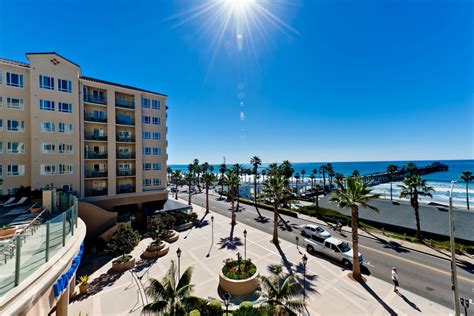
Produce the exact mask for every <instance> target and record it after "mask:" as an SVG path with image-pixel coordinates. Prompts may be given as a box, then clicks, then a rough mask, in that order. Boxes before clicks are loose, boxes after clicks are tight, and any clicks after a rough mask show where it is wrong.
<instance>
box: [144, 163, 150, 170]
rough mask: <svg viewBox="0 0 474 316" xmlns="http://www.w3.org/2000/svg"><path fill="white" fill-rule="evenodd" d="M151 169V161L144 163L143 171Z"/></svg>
mask: <svg viewBox="0 0 474 316" xmlns="http://www.w3.org/2000/svg"><path fill="white" fill-rule="evenodd" d="M148 170H151V162H145V163H144V164H143V171H148Z"/></svg>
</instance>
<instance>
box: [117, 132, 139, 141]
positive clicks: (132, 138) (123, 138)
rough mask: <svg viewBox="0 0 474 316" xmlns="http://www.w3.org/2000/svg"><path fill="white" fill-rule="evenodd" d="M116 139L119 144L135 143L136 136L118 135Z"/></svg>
mask: <svg viewBox="0 0 474 316" xmlns="http://www.w3.org/2000/svg"><path fill="white" fill-rule="evenodd" d="M116 139H117V141H118V142H134V141H135V136H132V135H120V134H117V138H116Z"/></svg>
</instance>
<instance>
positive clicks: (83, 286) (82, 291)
mask: <svg viewBox="0 0 474 316" xmlns="http://www.w3.org/2000/svg"><path fill="white" fill-rule="evenodd" d="M88 288H89V284H87V283H81V284H79V294H85V293H87V289H88Z"/></svg>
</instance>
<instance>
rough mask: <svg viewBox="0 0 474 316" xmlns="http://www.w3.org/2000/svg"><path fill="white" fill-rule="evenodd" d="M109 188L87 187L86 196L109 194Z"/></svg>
mask: <svg viewBox="0 0 474 316" xmlns="http://www.w3.org/2000/svg"><path fill="white" fill-rule="evenodd" d="M107 194H108V190H107V188H105V189H86V190H85V196H100V195H107Z"/></svg>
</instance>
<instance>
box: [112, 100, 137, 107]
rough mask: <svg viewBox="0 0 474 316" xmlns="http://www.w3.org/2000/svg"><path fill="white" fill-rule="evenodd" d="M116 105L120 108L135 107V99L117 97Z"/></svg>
mask: <svg viewBox="0 0 474 316" xmlns="http://www.w3.org/2000/svg"><path fill="white" fill-rule="evenodd" d="M115 106H117V107H119V108H127V109H134V108H135V101H134V100H124V99H115Z"/></svg>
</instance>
